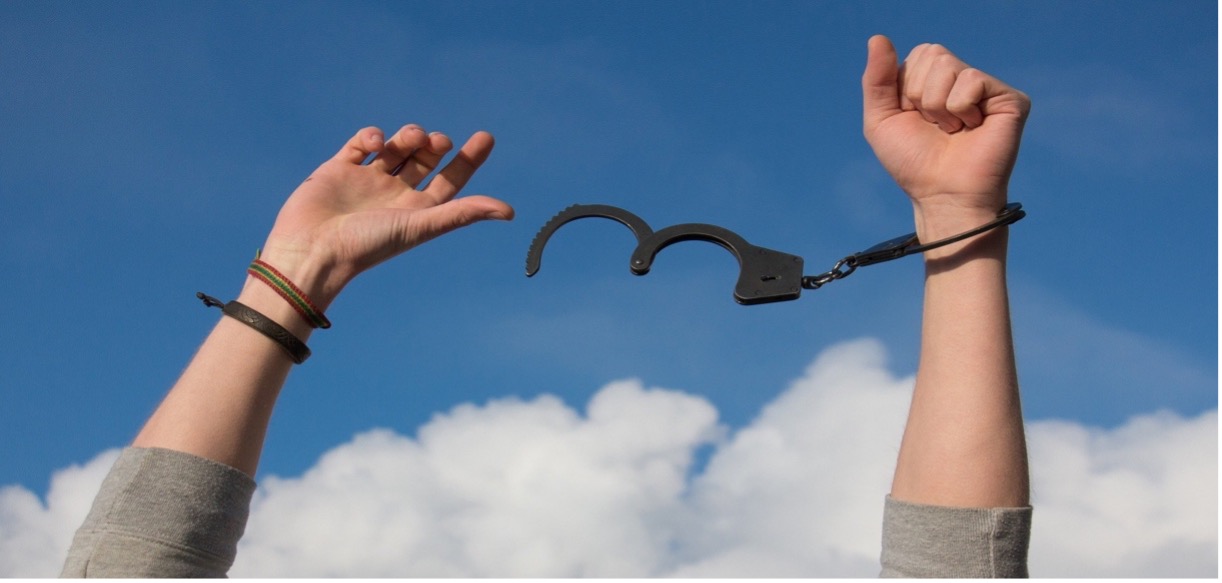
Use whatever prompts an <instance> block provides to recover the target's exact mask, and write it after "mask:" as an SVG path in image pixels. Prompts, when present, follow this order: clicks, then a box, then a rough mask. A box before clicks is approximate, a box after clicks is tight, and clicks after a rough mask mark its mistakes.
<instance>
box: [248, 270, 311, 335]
mask: <svg viewBox="0 0 1222 583" xmlns="http://www.w3.org/2000/svg"><path fill="white" fill-rule="evenodd" d="M246 273H249V274H250V275H252V276H254V278H255V279H257V280H259V281H262V282H263V283H266V284H267V285H268V286H270V287H271V288H272V289H273V290H276V293H278V294H280V297H282V298H284V299H285V301H287V302H288V303H289V305H290V306H293V309H294V310H297V313H298V314H301V317H302V318H305V321H306V323H308V324H309V325H310V327H312V328H330V327H331V321H330V320H327V317H326V316H324V315H323V313H322V310H320V309H318V307H317V306H315V305H314V302H311V301H310V298H309V297H307V296H306V295H305V292H303V291H301V288H298V287H297V286H295V285H293V282H291V281H289V278H287V277H285V276H284V274H282V273H280V272H279V271H276V268H275V267H272V266H271V265H268V264H267V262H265V261H263V260H262V259H259V256H258V254H256V255H255V260H254V261H252V262H251V264H250V267H248V268H246Z"/></svg>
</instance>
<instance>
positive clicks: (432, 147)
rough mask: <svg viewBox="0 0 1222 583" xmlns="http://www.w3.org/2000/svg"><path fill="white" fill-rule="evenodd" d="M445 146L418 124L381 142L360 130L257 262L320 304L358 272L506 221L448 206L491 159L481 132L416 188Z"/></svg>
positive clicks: (504, 214)
mask: <svg viewBox="0 0 1222 583" xmlns="http://www.w3.org/2000/svg"><path fill="white" fill-rule="evenodd" d="M452 147H453V143H452V142H451V141H450V139H449V138H448V137H446V136H445V135H444V134H440V133H432V134H428V133H426V132H425V131H424V130H423V129H422V128H420V127H419V126H416V125H407V126H404V127H403V128H402V129H401V130H399V132H398V133H396V134H395V135H394V136H393V137H392V138H391V139H390V140H385V141H384V138H383V134H382V132H381V131H380V130H378V129H377V128H372V127H371V128H365V129H362V130H360V131H359V132H357V133H356V135H355V136H353V137H352V139H350V140H348V143H347V144H345V145H344V147H343V148H341V149H340V151H339V152H338V153H337V154H336V155H335V156H334V157H333V158H331V159H330V160H328V161H326V162H325V163H323V164H322V165H321V166H319V167H318V169H317V170H315V171H314V173H313V174H311V175H310V177H309V178H307V179H306V181H305V182H304V183H302V185H301V186H299V187H298V188H297V190H296V191H295V192H293V194H292V196H291V197H289V199H288V201H287V202H286V203H285V204H284V207H283V208H281V210H280V214H279V216H277V218H276V224H275V226H274V227H273V228H272V232H271V234H270V235H269V236H268V239H267V242H266V244H265V245H264V247H263V259H264V260H265V261H267V262H268V263H271V264H272V265H274V266H276V267H277V268H279V269H280V271H282V272H284V273H285V274H286V275H287V276H288V277H289V279H291V280H293V281H294V282H296V283H297V284H298V285H299V286H301V287H302V288H303V289H304V290H305V291H306V293H307V294H308V295H309V296H310V297H311V298H313V299H314V300H315V301H316V302H317V303H320V304H324V305H325V304H329V303H330V302H331V300H333V299H334V297H335V296H336V295H337V294H338V293H339V291H340V290H341V289H342V288H343V286H344V285H346V284H347V283H348V282H349V281H351V280H352V278H354V277H356V276H357V275H358V274H359V273H361V272H362V271H364V270H366V269H369V268H370V267H373V266H374V265H376V264H378V263H381V262H382V261H386V260H387V259H390V258H391V257H394V256H396V255H398V254H400V253H403V252H404V251H407V250H408V249H411V248H412V247H415V246H416V245H419V244H421V243H423V242H425V241H428V240H429V239H432V238H434V237H437V236H439V235H443V234H445V233H448V232H450V231H452V230H454V229H458V228H460V227H464V226H467V225H470V224H472V223H475V222H477V221H481V220H485V219H502V220H509V219H512V218H513V209H512V208H511V207H510V206H509V205H508V204H505V203H504V202H502V201H500V200H497V199H494V198H490V197H487V196H467V197H463V198H455V197H456V196H457V194H458V193H459V191H461V190H462V188H463V187H464V186H465V185H466V184H467V181H468V180H469V179H470V178H471V176H472V175H473V174H474V173H475V171H476V170H477V169H478V168H479V167H480V165H481V164H483V162H484V160H486V159H487V158H488V155H489V154H490V153H491V152H492V147H493V139H492V136H491V135H490V134H488V133H486V132H478V133H476V134H475V135H473V136H471V138H470V139H469V140H468V141H467V143H466V144H464V145H463V147H462V148H460V149H459V152H458V154H457V155H456V156H455V157H454V159H453V160H451V161H450V162H449V163H448V164H446V166H445V167H444V168H442V169H441V170H440V171H439V172H438V173H437V174H436V175H434V176H433V178H432V179H431V180H429V181H428V182H427V183H425V182H424V181H425V178H427V177H428V176H429V175H430V174H431V173H432V172H433V170H434V169H435V168H436V167H437V165H438V163H440V161H441V159H442V158H443V157H444V156H445V155H446V154H447V153H448V152H449V151H450V149H451V148H452ZM374 152H377V153H378V154H377V156H376V157H375V158H374V159H373V160H372V161H371V162H370V163H369V164H367V165H364V164H362V162H363V161H364V160H365V159H366V158H367V157H368V156H369V154H371V153H374Z"/></svg>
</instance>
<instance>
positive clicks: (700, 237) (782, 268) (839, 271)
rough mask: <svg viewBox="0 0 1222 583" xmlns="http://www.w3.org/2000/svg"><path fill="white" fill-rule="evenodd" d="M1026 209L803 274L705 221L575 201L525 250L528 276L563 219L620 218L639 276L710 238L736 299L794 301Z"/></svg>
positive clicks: (882, 246)
mask: <svg viewBox="0 0 1222 583" xmlns="http://www.w3.org/2000/svg"><path fill="white" fill-rule="evenodd" d="M1025 216H1027V213H1026V212H1025V211H1023V210H1022V205H1021V204H1020V203H1017V202H1013V203H1010V204H1008V205H1006V206H1005V208H1003V209H1002V210H1001V212H999V213H998V214H997V218H995V219H993V220H992V221H990V222H988V223H986V224H984V225H981V226H979V227H976V228H975V229H972V230H970V231H965V232H963V233H959V234H958V235H954V236H952V237H947V238H945V239H942V240H939V241H935V242H933V243H921V242H920V241H918V240H917V236H916V233H909V234H907V235H903V236H901V237H896V238H894V239H890V240H888V241H884V242H882V243H879V244H878V245H875V246H873V247H870V248H869V249H866V250H865V251H861V252H859V253H854V254H852V255H849V256H847V257H845V258H843V259H841V260H840V261H837V262H836V264H835V266H833V267H832V269H831V270H829V271H826V272H824V273H821V274H819V275H805V276H804V275H802V265H803V260H802V258H801V257H799V256H797V255H791V254H789V253H784V252H782V251H776V250H774V249H768V248H765V247H758V246H755V245H752V244H750V243H748V242H747V240H746V239H744V238H742V237H741V236H739V235H738V234H737V233H735V232H733V231H730V230H729V229H726V228H723V227H719V226H717V225H708V224H704V223H684V224H681V225H673V226H670V227H666V228H665V229H662V230H660V231H654V230H653V229H651V228H650V227H649V224H648V223H646V222H645V221H644V220H642V219H641V217H638V216H636V215H635V214H632V213H630V212H628V211H626V210H624V209H622V208H619V207H615V206H610V205H605V204H575V205H573V206H570V207H568V208H566V209H564V210H563V211H561V212H560V213H559V214H557V215H556V216H554V217H552V219H551V220H549V221H548V222H547V223H546V224H544V225H543V227H542V228H541V229H539V233H538V234H536V235H535V238H534V240H533V241H531V243H530V249H529V250H528V251H527V253H526V277H531V276H533V275H534V274H536V273H538V272H539V266H540V263H541V262H542V260H543V247H544V246H545V245H547V241H548V239H550V238H551V236H552V234H554V233H555V232H556V230H557V229H559V228H560V227H561V226H563V225H564V224H566V223H568V222H570V221H575V220H577V219H584V218H589V217H601V218H606V219H612V220H614V221H618V222H619V223H621V224H623V225H624V226H626V227H628V228H629V229H630V230H632V234H633V235H636V240H637V246H636V249H635V250H634V251H633V252H632V257H631V259H630V262H629V268H630V269H631V270H632V273H634V274H636V275H645V274H646V273H649V268H650V267H651V266H652V265H653V259H654V257H655V256H656V255H657V254H658V252H659V251H661V250H662V249H665V248H666V247H668V246H670V245H672V244H674V243H678V242H680V241H708V242H710V243H716V244H717V245H720V246H721V247H723V248H725V249H726V250H727V251H729V252H730V253H733V254H734V257H735V258H737V259H738V266H739V274H738V283H737V284H735V286H734V299H735V301H737V302H738V303H740V304H743V305H753V304H767V303H771V302H782V301H787V300H795V299H797V298H798V296H800V295H801V294H802V289H819V288H820V287H822V286H823V285H825V284H827V283H830V282H832V281H835V280H837V279H842V278H844V277H847V276H848V275H849V274H851V273H853V271H855V270H856V269H857V268H858V267H862V266H865V265H873V264H875V263H882V262H884V261H890V260H892V259H899V258H900V257H904V256H906V255H913V254H916V253H923V252H925V251H929V250H930V249H935V248H938V247H941V246H943V245H949V244H951V243H955V242H958V241H962V240H964V239H968V238H971V237H975V236H977V235H980V234H982V233H985V232H987V231H990V230H993V229H996V228H998V227H1001V226H1004V225H1009V224H1012V223H1015V222H1017V221H1018V220H1020V219H1022V218H1023V217H1025Z"/></svg>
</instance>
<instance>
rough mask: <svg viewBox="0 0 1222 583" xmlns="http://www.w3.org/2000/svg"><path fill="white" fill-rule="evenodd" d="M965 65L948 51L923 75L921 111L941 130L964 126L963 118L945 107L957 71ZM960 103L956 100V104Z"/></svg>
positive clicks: (955, 130) (961, 69) (960, 70)
mask: <svg viewBox="0 0 1222 583" xmlns="http://www.w3.org/2000/svg"><path fill="white" fill-rule="evenodd" d="M965 69H967V65H966V64H964V63H963V61H960V60H959V59H958V58H956V57H955V56H954V55H952V54H950V53H946V54H943V55H940V56H938V57H937V58H936V59H935V60H934V62H933V64H932V65H931V66H930V68H929V71H928V72H927V73H926V75H925V89H924V92H923V93H922V95H921V105H920V107H921V113H923V114H924V115H925V116H926V118H927V119H931V120H932V121H933V122H934V123H936V124H938V127H940V128H942V131H944V132H947V133H955V132H957V131H959V130H961V129H963V126H964V120H962V119H960V118H959V117H958V116H957V115H955V113H954V112H952V111H949V110H948V109H947V101H948V99H949V97H950V94H951V91H952V90H953V89H954V87H955V84H956V81H957V79H958V78H959V73H960V72H962V71H963V70H965ZM959 105H960V103H959V102H956V106H959Z"/></svg>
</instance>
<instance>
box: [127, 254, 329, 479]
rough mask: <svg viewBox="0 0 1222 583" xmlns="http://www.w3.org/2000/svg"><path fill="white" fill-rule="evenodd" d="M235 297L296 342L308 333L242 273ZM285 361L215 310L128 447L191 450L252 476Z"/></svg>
mask: <svg viewBox="0 0 1222 583" xmlns="http://www.w3.org/2000/svg"><path fill="white" fill-rule="evenodd" d="M237 299H238V301H240V302H242V303H243V304H246V305H247V306H249V307H251V308H253V309H254V310H256V311H258V312H260V313H261V314H263V315H264V316H266V317H268V318H270V319H271V320H273V321H275V322H276V323H278V324H280V325H281V326H283V327H284V328H285V329H287V330H288V331H289V332H291V333H292V334H293V335H294V336H296V337H297V338H298V339H300V340H302V341H303V342H304V341H306V340H307V339H308V338H309V336H310V332H311V331H312V328H311V327H310V326H309V325H308V324H307V323H306V322H305V320H304V319H302V318H301V317H300V316H299V315H298V314H297V313H296V312H295V311H293V309H292V308H291V307H290V306H289V304H288V303H287V302H286V301H285V300H284V299H283V298H281V297H280V296H278V295H276V293H275V292H274V291H272V290H271V288H269V287H268V286H267V285H265V284H264V283H262V282H259V281H256V280H254V279H253V278H247V281H246V285H245V286H244V287H243V289H242V292H241V293H240V294H239V296H238V298H237ZM218 315H219V312H218ZM292 366H293V363H292V361H291V360H290V359H289V357H288V355H287V353H286V352H285V351H284V349H282V348H281V347H280V346H279V345H278V344H276V343H275V342H273V341H272V340H270V339H269V338H267V337H266V336H264V335H262V334H261V333H259V332H258V331H257V330H254V329H253V328H251V327H249V326H247V325H245V324H243V323H241V322H239V321H237V320H235V319H233V318H230V317H227V316H222V317H221V318H220V321H219V322H218V323H217V325H216V327H215V328H214V329H213V330H212V332H211V333H210V334H209V336H208V338H207V340H205V341H204V343H203V345H202V346H201V347H200V349H199V351H198V352H197V353H196V355H195V357H194V358H193V359H192V360H191V363H190V364H189V365H188V366H187V368H186V370H185V371H184V372H183V374H182V376H181V377H180V378H179V379H178V382H176V383H175V384H174V386H173V387H172V388H171V389H170V392H169V394H167V395H166V398H165V399H164V400H163V401H162V403H161V405H160V406H158V408H157V410H156V411H155V412H154V413H153V415H152V416H151V417H150V418H149V420H148V422H147V423H146V424H145V426H144V428H143V429H142V430H141V431H140V433H139V434H138V435H137V436H136V439H135V441H134V442H133V443H132V445H134V446H136V447H157V448H164V449H172V450H176V451H181V452H185V453H190V454H194V455H197V456H200V457H204V458H207V459H210V460H213V461H217V462H220V463H223V464H226V465H228V466H231V467H234V468H237V469H239V470H241V471H243V472H245V473H246V474H247V475H249V476H252V477H253V476H254V475H255V471H256V468H257V467H258V463H259V454H260V452H261V451H262V449H263V441H264V437H265V435H266V433H267V426H268V423H269V422H270V420H271V414H272V409H273V407H274V406H275V403H276V398H277V397H278V396H279V394H280V389H281V387H283V386H284V382H285V380H286V379H287V377H288V373H289V370H290V368H291V367H292Z"/></svg>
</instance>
